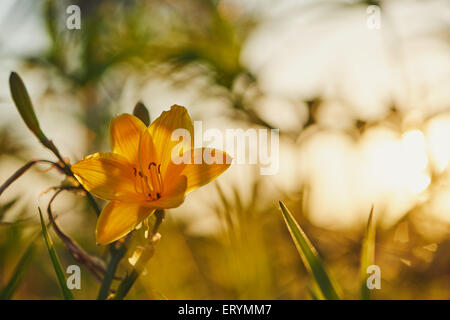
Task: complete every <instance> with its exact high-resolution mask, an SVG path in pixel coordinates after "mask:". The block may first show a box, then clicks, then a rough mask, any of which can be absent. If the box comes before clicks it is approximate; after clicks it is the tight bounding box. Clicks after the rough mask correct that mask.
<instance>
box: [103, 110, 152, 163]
mask: <svg viewBox="0 0 450 320" xmlns="http://www.w3.org/2000/svg"><path fill="white" fill-rule="evenodd" d="M145 129H147V127H146V125H145V124H144V123H143V122H142V121H141V120H139V119H138V118H137V117H135V116H133V115H131V114H127V113H124V114H121V115H119V116H117V117H115V118H114V119H112V120H111V124H110V125H109V139H110V143H111V151H112V152H114V153H118V154H120V155H122V156H124V157H125V158H126V159H127V160H128V161H129V162H130V163H132V164H137V163H138V158H137V157H138V150H139V137H140V135H141V132H143V131H144V130H145Z"/></svg>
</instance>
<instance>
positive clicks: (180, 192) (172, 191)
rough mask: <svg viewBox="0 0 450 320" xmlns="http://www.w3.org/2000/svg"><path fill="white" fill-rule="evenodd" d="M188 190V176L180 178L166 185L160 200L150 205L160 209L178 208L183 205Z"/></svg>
mask: <svg viewBox="0 0 450 320" xmlns="http://www.w3.org/2000/svg"><path fill="white" fill-rule="evenodd" d="M186 188H187V178H186V176H178V177H177V178H176V179H174V180H172V181H170V182H169V183H167V184H165V185H164V193H163V195H162V197H161V198H160V199H158V200H155V201H151V202H150V203H149V204H150V205H151V206H152V207H155V208H158V209H169V208H176V207H178V206H180V205H181V204H182V203H183V201H184V196H185V194H186Z"/></svg>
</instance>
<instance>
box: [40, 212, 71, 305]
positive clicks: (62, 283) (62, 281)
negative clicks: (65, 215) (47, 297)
mask: <svg viewBox="0 0 450 320" xmlns="http://www.w3.org/2000/svg"><path fill="white" fill-rule="evenodd" d="M38 209H39V217H40V218H41V226H42V235H43V236H44V240H45V244H46V245H47V249H48V253H49V255H50V259H51V260H52V263H53V268H54V269H55V273H56V277H57V278H58V283H59V287H60V289H61V293H62V295H63V297H64V299H65V300H73V295H72V292H71V291H70V290H69V288H68V287H67V282H66V277H65V275H64V271H63V268H62V266H61V263H60V262H59V258H58V255H57V253H56V250H55V248H54V246H53V241H52V239H51V238H50V234H49V233H48V230H47V226H46V225H45V223H44V218H43V217H42V212H41V208H39V207H38Z"/></svg>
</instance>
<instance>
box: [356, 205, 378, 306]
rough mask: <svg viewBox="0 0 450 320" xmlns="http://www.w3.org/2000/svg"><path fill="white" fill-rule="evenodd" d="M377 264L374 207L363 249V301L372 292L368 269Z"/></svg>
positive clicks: (361, 272) (368, 297)
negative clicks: (368, 284)
mask: <svg viewBox="0 0 450 320" xmlns="http://www.w3.org/2000/svg"><path fill="white" fill-rule="evenodd" d="M374 263H375V226H374V224H373V206H372V209H371V210H370V214H369V219H368V221H367V227H366V233H365V235H364V239H363V243H362V249H361V269H360V275H361V287H360V288H361V299H364V300H369V299H370V290H369V288H368V287H367V278H368V274H367V267H368V266H370V265H373V264H374Z"/></svg>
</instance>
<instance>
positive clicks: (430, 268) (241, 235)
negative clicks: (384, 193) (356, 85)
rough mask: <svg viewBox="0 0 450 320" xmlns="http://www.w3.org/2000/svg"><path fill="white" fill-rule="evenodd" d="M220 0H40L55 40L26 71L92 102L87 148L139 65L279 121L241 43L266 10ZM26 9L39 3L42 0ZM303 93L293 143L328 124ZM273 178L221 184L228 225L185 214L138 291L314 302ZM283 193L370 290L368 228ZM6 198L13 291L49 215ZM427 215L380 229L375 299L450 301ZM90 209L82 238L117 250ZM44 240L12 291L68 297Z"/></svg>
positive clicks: (448, 272) (4, 147) (0, 222)
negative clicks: (333, 223) (268, 112)
mask: <svg viewBox="0 0 450 320" xmlns="http://www.w3.org/2000/svg"><path fill="white" fill-rule="evenodd" d="M321 3H322V2H321ZM369 3H371V4H372V3H378V4H380V3H379V1H354V2H351V3H349V2H348V1H340V2H339V3H338V4H337V5H338V6H339V8H341V9H342V8H343V9H345V8H347V7H348V6H350V5H357V6H360V5H367V4H369ZM70 4H76V5H79V6H80V8H81V12H82V21H83V22H82V23H83V27H82V29H81V30H79V31H77V32H67V29H66V27H65V17H66V14H65V9H66V8H67V6H68V5H70ZM220 4H221V2H220V1H208V0H189V1H183V0H155V1H138V0H130V1H124V0H123V1H121V0H98V1H90V0H71V1H66V0H61V1H57V0H46V1H36V3H35V4H33V7H32V8H31V10H33V9H35V8H36V7H37V8H38V10H40V11H39V12H40V15H41V16H42V18H43V20H44V21H45V26H46V32H47V35H48V37H49V39H50V44H49V47H48V49H47V50H46V51H45V52H41V53H39V54H37V55H32V56H26V57H21V60H20V61H21V62H22V63H23V66H24V68H36V69H39V70H43V71H44V72H45V76H46V77H47V78H46V79H43V80H45V81H46V84H47V86H48V88H47V93H48V94H50V95H55V96H58V95H64V94H69V95H71V96H72V97H73V98H75V99H76V100H77V101H78V102H79V104H80V105H81V106H82V110H83V112H82V114H77V116H78V117H79V119H78V120H79V121H80V123H82V124H83V125H84V126H85V127H87V128H89V130H90V131H92V132H93V136H94V140H93V141H89V146H88V149H89V150H88V153H89V151H97V150H98V148H99V146H101V145H102V144H103V143H104V140H105V132H107V130H106V128H107V126H108V124H109V120H110V118H111V117H112V115H113V114H114V113H115V112H116V109H115V108H116V106H115V105H114V101H115V100H117V99H118V97H119V96H120V94H121V92H122V89H123V87H124V83H126V81H127V79H128V78H129V77H131V76H133V75H136V74H139V75H141V76H143V77H145V75H146V74H147V73H149V71H151V72H152V74H158V75H159V76H161V77H163V78H167V79H169V80H171V81H172V82H173V83H174V84H185V83H186V82H188V81H190V80H191V79H193V78H206V79H207V80H208V81H207V83H206V84H205V90H203V91H204V92H203V93H204V94H205V95H211V96H214V97H218V98H221V99H223V100H224V101H226V103H227V104H228V106H229V109H230V113H229V115H230V116H231V117H232V118H233V119H238V120H241V121H246V122H247V123H249V124H251V125H258V126H265V127H268V128H272V127H273V125H272V124H271V123H270V119H264V118H263V117H261V116H260V114H259V111H258V106H257V105H256V104H255V101H257V99H255V98H256V97H259V96H261V95H264V93H263V92H262V91H261V89H260V88H259V84H258V79H257V77H256V75H254V74H252V73H251V72H250V71H249V70H247V69H246V67H245V66H243V65H242V64H241V62H240V57H241V50H242V47H243V45H244V43H245V41H246V39H247V37H248V35H249V34H250V32H251V31H252V30H253V28H254V27H255V26H257V24H258V20H257V18H256V17H253V16H251V15H249V14H248V13H242V12H240V11H239V8H234V7H232V6H230V7H224V6H221V5H220ZM22 5H23V4H22ZM316 5H318V4H316ZM381 5H382V4H381ZM23 6H24V8H23V9H24V10H30V5H29V4H27V5H23ZM331 8H332V9H333V8H335V4H333V5H332V6H331ZM303 9H304V8H303ZM238 82H239V85H237V83H238ZM5 85H6V84H5ZM302 102H303V103H304V104H305V105H306V107H307V110H308V118H307V121H306V122H305V124H304V127H301V128H298V130H297V131H295V132H288V131H282V133H281V134H282V135H285V136H286V137H287V138H289V139H291V140H293V141H295V140H296V139H297V138H298V136H299V134H300V132H302V131H303V130H304V129H306V128H309V127H311V126H315V125H316V124H317V122H316V120H317V119H316V115H317V113H318V112H319V110H320V108H321V105H322V102H323V100H322V97H320V96H318V97H309V98H308V99H305V101H302ZM131 108H132V106H130V112H131V111H132V109H131ZM67 112H70V110H67ZM401 116H402V114H401V111H400V110H399V109H398V108H396V106H393V107H392V108H391V112H390V113H388V115H387V116H386V119H381V120H377V124H379V123H383V124H384V125H388V126H391V127H392V126H393V127H399V121H398V119H399V118H401ZM372 125H375V124H374V123H371V122H369V121H368V120H365V119H358V118H356V117H355V124H354V128H352V130H351V132H349V135H350V136H353V137H355V138H356V139H358V137H359V136H360V135H361V134H362V133H363V132H364V130H366V129H367V128H368V127H370V126H372ZM10 132H11V130H9V129H8V128H1V129H0V161H3V160H4V156H16V157H17V158H19V159H21V160H23V151H24V150H23V149H24V148H23V147H22V146H21V145H20V144H19V143H17V142H16V141H15V140H14V136H13V134H11V133H10ZM0 182H2V183H3V181H0ZM260 184H261V183H260V181H255V182H254V188H253V190H251V192H250V194H251V196H250V197H249V199H242V197H241V195H240V193H239V191H238V189H237V187H236V186H231V188H230V190H224V189H222V188H221V187H220V186H219V184H217V188H216V191H215V193H214V194H213V195H212V196H213V197H215V198H216V199H217V201H215V204H214V208H213V209H214V212H215V213H216V215H217V218H218V220H219V221H220V223H221V228H220V230H219V232H218V233H217V234H214V235H209V236H198V235H192V234H190V233H189V232H188V228H189V226H188V225H186V223H185V222H182V221H179V220H176V219H173V218H171V216H170V215H168V217H167V219H166V221H165V222H164V224H163V225H162V227H161V234H162V236H163V238H162V240H161V241H160V243H159V244H158V247H157V250H156V252H155V256H154V257H153V259H152V260H150V263H149V265H148V272H147V274H146V275H143V276H142V277H141V278H140V279H139V281H138V283H137V285H136V286H135V287H134V289H133V290H132V291H131V293H130V295H129V298H138V299H164V298H169V299H207V298H209V299H309V298H310V297H311V296H310V293H309V287H308V286H309V282H308V280H307V272H306V270H305V269H304V267H303V266H302V263H301V261H300V260H299V258H298V253H297V252H296V249H295V246H294V245H293V243H292V239H291V238H290V235H289V233H288V232H287V230H286V226H285V225H284V222H283V220H282V218H281V215H280V212H279V209H278V206H277V201H275V199H274V202H273V205H271V206H270V205H269V206H265V205H262V204H261V202H260V201H259V199H262V198H265V197H267V195H266V194H263V191H261V187H260ZM437 184H438V178H437V177H434V178H433V182H432V185H431V186H430V188H432V187H433V186H435V185H437ZM282 197H283V198H284V199H283V201H286V204H287V206H288V207H289V208H290V210H291V212H292V214H293V215H294V217H295V220H297V221H298V222H299V224H300V225H301V226H302V228H303V229H304V231H305V233H306V234H307V235H308V236H309V237H310V239H311V242H313V243H314V245H315V246H316V248H317V250H318V251H319V253H320V256H321V257H322V258H323V259H324V264H325V265H326V267H327V270H330V273H332V274H333V275H334V277H335V278H336V280H337V281H338V282H339V284H340V285H341V287H342V290H343V297H345V298H358V297H359V295H358V294H359V289H360V282H359V279H360V275H359V264H360V253H361V244H362V242H363V239H364V230H363V229H362V228H361V229H352V230H347V231H341V232H338V231H330V230H327V229H324V228H320V227H317V226H315V225H313V224H312V223H311V222H310V217H309V213H308V212H307V210H305V207H306V206H305V204H304V201H306V200H304V199H306V198H307V186H302V188H301V190H299V191H298V197H296V198H295V199H294V198H292V197H288V196H287V195H282ZM298 199H301V200H298ZM0 204H1V205H0V288H4V287H5V286H7V283H8V281H9V279H11V277H12V276H13V274H14V272H15V267H16V266H17V265H20V262H19V261H20V259H21V257H22V256H23V254H24V252H26V250H27V248H28V246H29V244H30V240H31V239H33V235H34V234H35V233H36V232H37V231H39V230H40V225H39V221H38V220H36V219H29V217H30V216H32V214H31V213H29V212H27V211H26V209H22V208H17V203H16V199H14V200H12V201H10V202H4V201H3V200H2V202H0ZM205 206H206V204H205ZM11 209H15V211H17V212H18V214H16V215H15V216H14V219H13V220H11V219H10V217H9V216H8V212H9V210H11ZM425 211H426V203H420V204H418V205H417V206H415V207H413V208H412V209H411V210H410V212H409V213H408V214H406V215H405V216H404V218H402V219H401V220H400V221H398V222H397V223H396V224H395V225H393V226H391V227H389V228H385V229H382V228H378V229H377V236H376V247H375V248H376V249H375V251H376V254H375V261H376V264H378V265H379V266H380V267H381V269H382V270H383V272H382V278H383V281H382V290H377V291H375V292H372V296H373V298H375V299H393V298H398V299H433V298H437V299H450V289H449V286H448V284H449V283H450V238H449V237H448V236H447V237H445V238H443V239H441V240H440V242H439V243H437V242H436V240H435V239H434V238H433V237H431V236H430V232H425V230H441V231H442V229H443V228H446V226H443V225H442V224H441V222H440V221H437V220H433V219H432V218H430V217H429V216H425V214H424V213H425ZM56 214H58V212H56ZM64 214H70V213H64ZM90 214H91V212H90V211H89V214H86V215H85V216H84V223H85V225H86V226H92V228H91V227H89V228H87V227H86V228H85V229H86V230H84V231H82V232H79V233H77V234H76V235H74V238H75V239H76V240H77V242H78V243H80V245H81V246H82V247H83V248H85V249H86V250H87V251H88V252H92V253H94V254H96V255H98V256H101V257H106V256H107V253H106V251H105V250H104V249H103V248H98V247H96V246H95V243H94V242H93V241H92V234H91V233H92V230H94V227H93V226H94V225H95V216H94V215H93V214H92V215H90ZM382 215H383V209H382V208H380V209H378V208H375V216H380V217H381V216H382ZM443 231H445V230H443ZM431 234H432V232H431ZM447 234H448V233H447ZM135 238H136V239H134V240H133V242H132V244H131V245H130V249H129V252H127V256H131V255H132V252H133V250H134V248H135V247H136V246H137V245H139V241H140V240H142V232H136V237H135ZM55 239H56V238H55ZM54 245H55V248H56V250H57V252H58V253H59V255H60V259H61V262H62V265H63V267H64V266H65V267H66V266H68V265H70V264H73V263H75V262H74V260H73V258H72V257H71V256H70V255H69V254H68V253H67V252H66V251H65V250H64V245H63V244H62V243H61V241H59V240H55V244H54ZM34 250H37V251H38V254H34V255H33V256H32V257H31V261H30V262H29V263H27V264H26V265H25V266H24V268H27V270H25V272H24V274H23V281H22V282H21V285H20V286H19V287H18V289H17V291H16V292H15V293H14V295H13V298H16V299H20V298H24V299H37V298H60V295H59V288H58V284H57V282H56V281H55V277H54V273H53V272H54V271H53V269H52V265H51V264H50V262H49V261H48V259H47V258H45V255H46V252H45V250H46V248H45V246H44V245H43V244H42V243H39V242H37V243H36V244H35V248H34ZM81 267H82V275H83V277H82V290H79V291H74V295H75V298H94V297H96V295H97V292H98V289H99V287H100V284H99V283H98V282H97V281H96V279H95V278H94V277H93V276H92V275H91V274H90V272H89V270H87V269H86V268H85V267H84V266H81ZM125 267H126V266H125V265H123V264H122V265H121V266H119V274H124V272H125V270H126V268H125Z"/></svg>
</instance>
